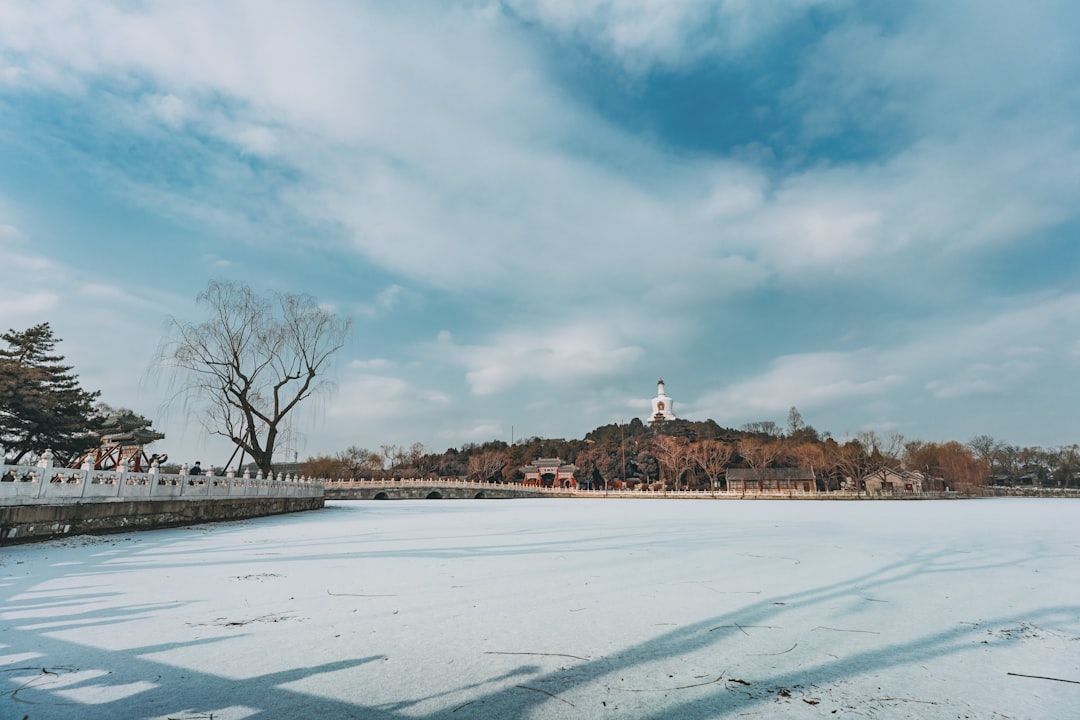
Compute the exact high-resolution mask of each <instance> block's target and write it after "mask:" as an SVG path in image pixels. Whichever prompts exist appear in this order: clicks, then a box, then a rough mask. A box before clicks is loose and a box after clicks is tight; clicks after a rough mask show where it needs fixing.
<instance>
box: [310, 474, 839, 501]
mask: <svg viewBox="0 0 1080 720" xmlns="http://www.w3.org/2000/svg"><path fill="white" fill-rule="evenodd" d="M325 482H326V488H327V489H328V490H331V489H341V490H351V489H356V490H360V489H365V488H367V489H373V488H416V487H430V488H435V487H462V488H474V489H477V490H483V489H486V488H499V489H509V490H520V491H521V492H523V493H535V492H540V493H547V494H551V495H563V496H565V495H576V496H589V497H612V496H615V497H686V498H707V497H722V498H739V497H758V496H766V497H800V498H808V497H817V496H827V495H828V493H821V492H813V491H810V492H807V491H805V490H795V489H791V490H788V489H783V490H764V491H756V490H754V491H747V492H742V491H740V490H731V491H727V490H721V489H715V490H648V489H645V490H642V489H634V488H582V487H568V488H566V487H545V486H542V485H525V484H523V483H489V482H477V481H475V480H463V479H461V478H453V477H440V478H438V479H435V478H393V479H391V478H386V479H378V478H358V479H356V480H351V479H328V480H326V481H325Z"/></svg>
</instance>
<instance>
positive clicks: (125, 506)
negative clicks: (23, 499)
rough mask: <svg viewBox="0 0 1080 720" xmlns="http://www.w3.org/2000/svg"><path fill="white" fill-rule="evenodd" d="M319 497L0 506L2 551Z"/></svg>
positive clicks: (297, 504)
mask: <svg viewBox="0 0 1080 720" xmlns="http://www.w3.org/2000/svg"><path fill="white" fill-rule="evenodd" d="M323 504H324V501H323V498H322V496H321V495H320V496H317V497H253V498H216V499H209V498H207V499H195V498H189V499H184V500H133V501H127V502H115V501H114V502H85V503H79V504H62V505H44V504H32V505H8V506H0V545H5V544H11V543H18V542H28V541H32V540H45V539H49V538H54V537H63V536H65V535H83V534H97V533H114V532H124V531H127V530H149V529H154V528H164V527H173V526H177V525H193V524H196V523H203V522H213V521H219V520H241V519H244V518H251V517H261V516H264V515H277V514H281V513H290V512H299V511H304V510H317V509H319V508H322V507H323Z"/></svg>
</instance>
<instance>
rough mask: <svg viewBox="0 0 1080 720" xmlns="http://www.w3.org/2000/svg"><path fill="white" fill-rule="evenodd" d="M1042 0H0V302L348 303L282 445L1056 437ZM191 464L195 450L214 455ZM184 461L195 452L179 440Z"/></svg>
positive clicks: (134, 346)
mask: <svg viewBox="0 0 1080 720" xmlns="http://www.w3.org/2000/svg"><path fill="white" fill-rule="evenodd" d="M1078 26H1080V11H1078V10H1077V9H1076V5H1075V3H1072V2H1068V1H1066V0H1063V1H1062V2H1054V1H1053V0H1046V1H1039V2H1030V3H1015V2H1006V1H1004V0H1003V1H1000V2H999V1H993V0H970V1H965V0H954V1H952V2H948V3H941V2H936V1H929V0H928V1H926V2H921V1H918V0H912V1H911V2H905V3H888V4H885V5H883V4H881V3H875V2H857V1H855V0H791V1H790V2H787V3H757V2H744V1H742V0H716V1H714V2H693V1H691V0H680V1H679V2H671V1H670V0H625V1H624V2H615V1H614V0H573V1H571V0H503V1H502V2H497V1H495V0H490V1H489V0H477V1H475V2H446V1H441V0H440V1H438V2H435V1H432V2H422V1H419V0H417V1H406V2H395V3H386V2H369V3H365V2H352V1H349V2H345V1H344V0H342V1H341V2H333V1H326V2H314V3H313V2H266V1H258V2H256V1H255V0H250V1H247V2H245V1H240V0H237V1H234V2H224V1H222V0H214V1H213V2H210V1H207V2H197V1H196V2H185V3H144V2H139V1H137V0H116V1H115V2H96V3H83V2H78V1H76V0H71V1H70V2H63V1H57V2H48V1H47V0H46V1H44V2H21V1H20V0H7V1H6V2H4V3H2V4H0V264H2V268H3V270H4V281H5V289H4V291H3V293H2V294H0V327H2V328H3V329H7V328H14V329H25V328H27V327H29V326H31V325H33V324H36V323H39V322H44V321H48V322H50V323H51V324H52V326H53V329H54V331H55V332H56V334H57V336H58V337H60V338H61V339H62V343H61V344H60V346H59V350H60V351H61V352H62V353H63V354H64V355H66V357H67V359H68V360H69V361H70V362H71V363H72V364H74V365H75V369H76V371H77V372H78V373H79V374H80V376H81V379H82V381H83V384H84V386H85V387H87V388H89V389H100V390H101V391H102V399H103V400H105V401H106V402H109V403H110V404H112V405H124V406H129V407H133V408H135V409H136V410H138V411H140V412H142V413H143V414H146V415H148V416H151V417H153V418H154V419H155V425H156V426H158V427H159V428H161V429H164V430H165V431H166V433H167V434H168V436H169V437H168V439H167V440H166V441H165V442H164V445H165V446H167V447H165V448H164V449H167V450H169V451H170V452H171V453H174V456H182V457H183V458H184V459H186V458H187V456H188V455H191V456H192V457H193V458H194V457H195V456H196V455H198V456H200V457H201V458H202V459H203V461H204V464H207V463H210V462H217V463H222V462H224V460H225V459H226V458H227V456H228V452H229V450H228V449H227V448H225V447H224V446H222V445H220V444H218V443H215V442H212V441H207V440H206V438H205V433H204V432H203V431H202V430H201V429H200V428H198V426H197V424H195V423H193V422H192V421H191V419H190V418H187V417H185V416H184V414H183V412H182V411H180V410H177V409H174V410H172V411H171V412H166V411H165V410H164V409H162V408H161V407H160V405H161V402H162V399H163V398H164V396H165V394H166V392H165V388H164V387H162V386H161V384H160V383H158V382H155V381H154V380H153V379H152V378H151V377H148V375H147V368H148V366H149V365H150V364H151V361H152V359H153V356H154V350H155V348H156V346H157V344H158V341H159V340H160V338H161V336H162V332H163V325H164V321H165V319H166V317H167V316H170V315H171V316H174V317H177V318H180V319H185V320H200V319H202V317H203V316H202V315H201V314H200V313H201V311H200V308H199V307H198V306H197V305H196V304H195V297H196V295H197V294H198V293H199V291H200V290H201V289H203V288H204V287H205V286H206V283H207V281H208V280H210V279H226V280H242V281H245V282H247V283H249V284H250V285H251V286H252V287H253V288H255V289H256V290H260V291H263V290H286V291H291V292H305V293H310V294H312V295H314V296H315V297H316V298H318V299H319V300H320V301H321V302H323V303H326V304H328V305H330V306H332V307H334V308H335V309H336V310H337V311H338V312H340V313H342V314H347V315H350V316H352V317H353V318H354V320H355V329H354V333H353V335H352V336H351V339H350V341H349V344H348V346H347V347H346V348H345V349H344V351H343V352H342V353H341V354H340V356H339V362H338V365H337V368H336V371H335V372H336V382H337V389H336V392H335V393H334V394H332V395H330V396H327V397H326V398H324V399H323V400H322V401H321V402H320V403H315V404H312V405H311V407H310V408H309V409H308V412H307V413H306V414H305V417H303V418H298V421H299V423H298V424H299V426H300V427H299V429H301V430H303V431H304V438H303V439H301V440H297V441H295V442H293V443H292V446H291V447H290V448H289V450H294V451H295V452H298V453H299V454H300V456H301V457H303V456H306V455H309V454H315V453H320V452H335V451H337V450H340V449H343V448H344V447H346V446H348V445H350V444H357V445H361V446H366V447H377V446H378V445H380V444H385V443H397V444H409V443H412V442H416V441H419V442H423V443H425V444H426V445H427V446H428V447H430V448H432V449H434V450H442V449H445V448H447V447H457V446H460V445H461V444H462V443H465V442H482V441H486V440H490V439H496V438H497V439H503V440H507V441H509V440H510V439H511V435H512V434H513V436H514V437H516V438H521V437H525V436H534V435H539V436H544V437H580V436H581V435H582V434H583V433H585V432H587V431H588V430H590V429H592V428H594V427H596V426H598V425H602V424H606V423H611V422H617V421H628V420H629V419H630V418H632V417H641V416H643V415H645V414H646V413H647V412H648V408H649V399H650V398H651V397H652V396H653V395H654V394H655V387H656V386H655V383H656V379H657V377H658V376H663V377H664V379H665V380H666V382H667V390H668V394H670V395H671V396H672V397H673V398H674V399H675V401H676V405H675V410H676V413H677V414H678V415H679V416H681V417H687V418H691V419H704V418H713V419H715V420H716V421H717V422H719V423H721V424H722V425H727V426H733V427H738V426H740V425H742V424H744V423H747V422H752V421H759V420H774V421H776V422H778V423H781V424H783V423H784V422H785V421H786V417H787V412H788V409H789V408H790V407H791V406H793V405H794V406H797V407H798V408H799V410H800V411H801V413H802V415H803V417H804V418H805V419H806V420H807V421H808V422H809V423H810V424H812V425H814V426H815V427H817V428H818V429H819V430H827V431H830V432H831V433H832V434H833V435H834V436H835V437H838V438H844V437H847V436H849V435H853V434H855V433H856V432H858V431H860V430H864V429H874V430H878V431H895V432H899V433H902V434H903V435H904V436H905V437H908V438H921V439H924V440H950V439H957V440H961V441H966V440H968V439H970V438H971V437H973V436H974V435H978V434H989V435H993V436H994V437H998V438H1000V439H1003V440H1006V441H1009V442H1013V443H1017V444H1024V445H1036V444H1037V445H1058V444H1065V443H1073V442H1077V441H1080V428H1078V427H1077V417H1078V416H1077V407H1078V406H1080V392H1078V382H1077V381H1078V379H1080V238H1078V237H1077V231H1078V229H1080V201H1078V198H1080V123H1078V122H1077V120H1078V118H1080V44H1077V43H1076V42H1075V28H1076V27H1078ZM218 456H222V457H221V458H220V459H219V458H218ZM207 458H209V459H207Z"/></svg>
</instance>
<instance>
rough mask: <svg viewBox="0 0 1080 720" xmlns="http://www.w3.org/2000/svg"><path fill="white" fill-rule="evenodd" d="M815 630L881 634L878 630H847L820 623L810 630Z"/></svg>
mask: <svg viewBox="0 0 1080 720" xmlns="http://www.w3.org/2000/svg"><path fill="white" fill-rule="evenodd" d="M814 630H832V631H833V632H850V633H866V634H867V635H880V634H881V633H879V632H878V631H877V630H845V629H843V628H834V627H825V626H824V625H818V626H817V627H816V628H812V629H811V631H810V632H813V631H814Z"/></svg>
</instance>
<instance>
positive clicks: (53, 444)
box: [0, 323, 100, 463]
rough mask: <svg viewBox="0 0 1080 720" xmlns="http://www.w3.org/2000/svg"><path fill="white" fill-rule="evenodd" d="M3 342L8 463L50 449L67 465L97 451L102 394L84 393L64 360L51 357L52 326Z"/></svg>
mask: <svg viewBox="0 0 1080 720" xmlns="http://www.w3.org/2000/svg"><path fill="white" fill-rule="evenodd" d="M0 338H2V339H3V340H4V342H6V343H7V344H8V348H7V349H0V446H2V447H3V448H4V449H5V450H6V451H7V452H8V453H10V454H11V458H10V461H11V462H13V463H18V462H20V461H21V460H22V459H23V458H24V457H25V456H26V455H27V454H29V453H42V452H44V451H45V450H47V449H48V450H52V451H53V453H54V454H55V455H56V457H57V459H58V461H59V462H61V463H63V462H66V461H69V460H70V459H72V458H73V457H75V456H77V455H78V454H79V453H82V452H84V451H85V450H87V449H89V448H91V447H94V445H96V444H97V442H98V438H97V436H96V435H95V434H94V433H93V432H92V431H91V430H90V428H91V427H93V425H94V424H95V422H96V420H97V417H96V413H95V412H94V407H93V404H94V400H95V399H96V398H97V397H98V395H99V394H100V393H98V392H86V391H85V390H83V389H82V388H81V387H80V386H79V379H78V376H77V375H74V374H72V372H71V369H72V368H71V366H70V365H64V364H63V361H64V358H63V356H61V355H54V354H53V349H54V348H55V346H56V343H57V342H58V341H57V340H56V339H55V338H54V337H53V333H52V329H51V328H50V327H49V324H48V323H42V324H40V325H35V326H34V327H32V328H30V329H29V330H24V331H23V332H16V331H14V330H9V331H8V332H6V333H4V334H3V335H0Z"/></svg>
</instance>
